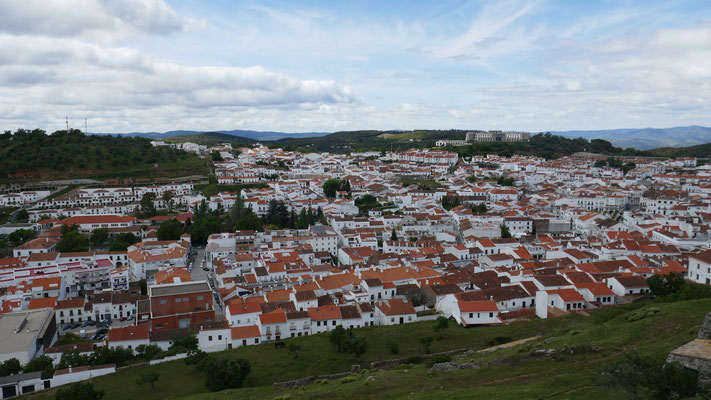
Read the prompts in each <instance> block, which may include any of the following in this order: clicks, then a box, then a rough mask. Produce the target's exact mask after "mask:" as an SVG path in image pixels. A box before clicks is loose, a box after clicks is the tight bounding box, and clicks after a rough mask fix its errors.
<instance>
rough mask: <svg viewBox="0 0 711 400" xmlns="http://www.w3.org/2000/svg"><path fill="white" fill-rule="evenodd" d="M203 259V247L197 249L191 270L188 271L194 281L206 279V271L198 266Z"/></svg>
mask: <svg viewBox="0 0 711 400" xmlns="http://www.w3.org/2000/svg"><path fill="white" fill-rule="evenodd" d="M204 259H205V249H204V248H200V249H197V254H196V255H195V258H194V259H193V264H192V270H191V271H190V278H192V280H194V281H206V280H207V272H205V271H203V270H202V268H200V265H201V264H202V262H203V260H204Z"/></svg>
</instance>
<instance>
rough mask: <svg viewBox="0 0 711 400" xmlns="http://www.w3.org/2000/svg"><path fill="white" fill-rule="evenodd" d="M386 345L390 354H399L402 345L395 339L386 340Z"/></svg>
mask: <svg viewBox="0 0 711 400" xmlns="http://www.w3.org/2000/svg"><path fill="white" fill-rule="evenodd" d="M385 347H387V348H388V350H389V351H390V354H398V353H400V346H399V345H398V344H397V342H395V341H393V340H387V341H386V342H385Z"/></svg>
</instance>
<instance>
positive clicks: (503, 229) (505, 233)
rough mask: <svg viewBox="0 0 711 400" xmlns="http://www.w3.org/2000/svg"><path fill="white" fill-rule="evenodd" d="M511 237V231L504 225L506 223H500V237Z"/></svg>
mask: <svg viewBox="0 0 711 400" xmlns="http://www.w3.org/2000/svg"><path fill="white" fill-rule="evenodd" d="M510 237H511V232H509V228H507V227H506V225H504V224H501V238H502V239H509V238H510Z"/></svg>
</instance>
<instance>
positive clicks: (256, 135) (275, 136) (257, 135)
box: [94, 129, 331, 141]
mask: <svg viewBox="0 0 711 400" xmlns="http://www.w3.org/2000/svg"><path fill="white" fill-rule="evenodd" d="M203 132H208V131H183V130H179V131H168V132H129V133H94V135H106V134H110V135H121V136H138V137H144V138H148V139H167V138H170V137H173V136H188V135H191V136H192V135H199V134H201V133H203ZM209 132H216V133H222V134H225V135H231V136H240V137H244V138H248V139H254V140H257V141H259V140H279V139H284V138H307V137H319V136H325V135H328V134H330V133H331V132H299V133H286V132H271V131H243V130H239V129H235V130H231V131H209Z"/></svg>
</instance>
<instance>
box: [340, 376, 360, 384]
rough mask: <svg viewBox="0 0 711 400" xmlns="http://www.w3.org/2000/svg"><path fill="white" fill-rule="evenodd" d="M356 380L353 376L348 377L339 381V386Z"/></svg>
mask: <svg viewBox="0 0 711 400" xmlns="http://www.w3.org/2000/svg"><path fill="white" fill-rule="evenodd" d="M355 381H356V378H355V376H353V375H348V376H347V377H345V378H343V379H341V384H343V383H351V382H355Z"/></svg>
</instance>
